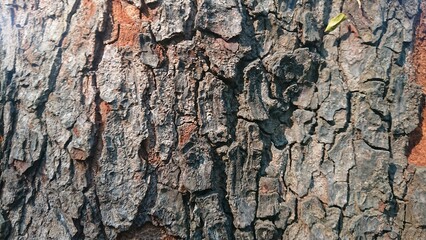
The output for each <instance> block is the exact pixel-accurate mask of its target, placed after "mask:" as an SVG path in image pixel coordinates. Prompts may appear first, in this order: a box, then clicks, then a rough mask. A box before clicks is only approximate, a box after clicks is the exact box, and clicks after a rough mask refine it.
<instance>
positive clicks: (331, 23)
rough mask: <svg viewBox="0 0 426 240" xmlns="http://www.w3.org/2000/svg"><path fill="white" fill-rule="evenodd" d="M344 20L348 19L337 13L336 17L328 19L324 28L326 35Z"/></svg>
mask: <svg viewBox="0 0 426 240" xmlns="http://www.w3.org/2000/svg"><path fill="white" fill-rule="evenodd" d="M346 19H348V17H347V16H346V15H345V14H344V13H339V14H338V15H337V16H335V17H334V18H332V19H330V21H329V22H328V25H327V27H326V28H325V32H327V33H328V32H331V31H333V30H334V29H336V28H337V27H338V26H339V24H340V23H341V22H343V21H345V20H346Z"/></svg>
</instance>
